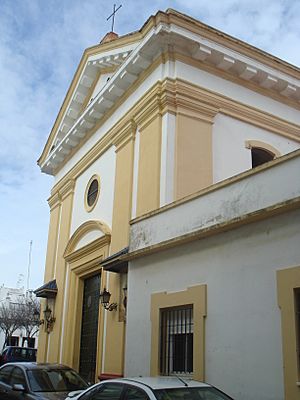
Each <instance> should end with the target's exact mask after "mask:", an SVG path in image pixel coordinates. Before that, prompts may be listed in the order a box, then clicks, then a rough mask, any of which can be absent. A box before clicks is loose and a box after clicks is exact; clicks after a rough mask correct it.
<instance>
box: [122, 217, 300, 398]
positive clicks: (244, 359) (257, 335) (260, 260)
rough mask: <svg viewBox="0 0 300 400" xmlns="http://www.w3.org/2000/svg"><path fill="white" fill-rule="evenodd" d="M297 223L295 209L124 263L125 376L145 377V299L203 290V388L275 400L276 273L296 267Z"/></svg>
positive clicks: (278, 369) (278, 379) (278, 357)
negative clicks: (204, 287) (126, 271)
mask: <svg viewBox="0 0 300 400" xmlns="http://www.w3.org/2000/svg"><path fill="white" fill-rule="evenodd" d="M299 221H300V212H299V210H298V211H294V212H291V213H289V214H286V215H281V216H277V217H273V218H271V219H268V220H265V221H261V222H259V223H252V224H249V225H248V226H244V227H242V228H239V229H236V230H234V231H230V232H225V233H223V234H219V235H217V236H215V237H211V238H207V239H203V240H198V241H195V242H193V243H189V244H185V245H182V246H180V247H177V248H175V249H172V250H168V251H164V252H161V253H157V254H155V255H151V256H147V257H143V258H141V259H136V260H133V261H131V262H130V264H129V274H128V307H127V310H128V314H127V333H126V353H125V354H126V355H125V374H126V376H136V375H149V373H150V352H151V321H150V304H151V303H150V301H151V293H156V292H163V291H168V292H172V291H180V290H186V288H187V287H189V286H193V285H198V284H206V285H207V318H206V321H205V371H206V372H205V374H206V381H207V382H209V383H211V384H213V385H216V386H218V387H219V388H220V389H222V390H224V391H225V392H227V393H228V394H230V395H232V396H233V398H235V399H236V400H257V399H259V400H270V399H272V400H282V399H283V397H284V396H283V365H282V352H281V318H280V310H279V307H278V305H277V291H276V270H277V269H282V268H285V267H290V266H295V265H298V264H299V257H300V248H299V243H300V231H299ZM283 249H284V251H283ZM133 354H134V357H133V356H132V355H133Z"/></svg>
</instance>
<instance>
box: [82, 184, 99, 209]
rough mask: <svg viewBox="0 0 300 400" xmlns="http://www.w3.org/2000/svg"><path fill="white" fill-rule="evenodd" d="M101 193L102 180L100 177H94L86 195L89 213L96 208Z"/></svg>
mask: <svg viewBox="0 0 300 400" xmlns="http://www.w3.org/2000/svg"><path fill="white" fill-rule="evenodd" d="M99 192H100V179H99V177H98V176H93V177H92V178H91V179H90V181H89V183H88V185H87V190H86V194H85V202H86V208H87V211H91V210H92V209H93V208H94V207H95V205H96V202H97V200H98V197H99Z"/></svg>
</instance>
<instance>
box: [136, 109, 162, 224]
mask: <svg viewBox="0 0 300 400" xmlns="http://www.w3.org/2000/svg"><path fill="white" fill-rule="evenodd" d="M161 130H162V118H161V114H160V112H159V108H157V109H156V110H155V113H154V114H153V115H152V116H151V117H150V118H149V119H148V120H147V121H146V122H143V123H142V124H139V133H140V149H139V163H138V191H137V210H136V211H137V217H138V216H140V215H142V214H145V213H147V212H149V211H152V210H155V209H157V208H159V198H160V162H161Z"/></svg>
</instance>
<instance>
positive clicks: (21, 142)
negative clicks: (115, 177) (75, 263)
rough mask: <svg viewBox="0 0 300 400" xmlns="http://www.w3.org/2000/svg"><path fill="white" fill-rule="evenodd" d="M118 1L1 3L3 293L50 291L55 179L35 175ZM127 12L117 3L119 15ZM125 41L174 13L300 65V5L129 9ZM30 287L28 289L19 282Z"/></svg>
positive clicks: (133, 5)
mask: <svg viewBox="0 0 300 400" xmlns="http://www.w3.org/2000/svg"><path fill="white" fill-rule="evenodd" d="M113 3H114V2H113V1H110V0H105V1H104V0H72V1H71V0H47V1H46V0H0V140H1V145H0V221H1V228H0V266H1V267H0V268H1V274H0V285H1V284H5V285H6V286H11V287H15V286H16V285H17V281H18V280H19V278H20V274H23V275H24V279H23V284H24V286H26V280H27V277H26V274H27V266H28V252H29V242H30V240H33V247H32V262H31V275H30V287H31V288H36V287H38V286H40V285H41V284H42V283H43V271H44V263H45V255H46V244H47V234H48V223H49V209H48V204H47V201H46V199H47V198H48V197H49V194H50V188H51V185H52V177H49V176H47V175H45V174H42V173H41V172H40V170H39V168H38V167H37V165H36V160H37V159H38V157H39V155H40V153H41V151H42V148H43V146H44V143H45V141H46V139H47V136H48V134H49V132H50V130H51V128H52V125H53V124H54V121H55V118H56V116H57V113H58V111H59V108H60V106H61V104H62V101H63V99H64V96H65V94H66V91H67V89H68V87H69V84H70V81H71V79H72V77H73V74H74V72H75V70H76V68H77V65H78V63H79V61H80V58H81V55H82V53H83V51H84V49H85V48H86V47H90V46H92V45H94V44H97V43H98V42H99V41H100V40H101V38H102V37H103V36H104V35H105V33H107V32H108V31H109V30H110V23H108V22H107V21H106V17H107V16H108V15H109V14H110V13H111V11H112V7H113ZM119 4H120V3H117V5H119ZM122 4H123V7H122V8H121V9H120V11H119V12H118V15H117V18H116V25H115V31H116V32H117V33H119V34H120V35H122V34H126V33H129V32H132V31H134V30H137V29H139V28H140V27H141V26H142V25H143V23H144V22H145V21H146V19H147V18H148V17H149V16H150V15H151V14H155V13H156V11H157V10H159V9H160V10H166V9H167V8H168V7H171V8H175V9H177V10H179V11H182V12H184V13H186V14H188V15H191V16H193V17H195V18H197V19H199V20H201V21H203V22H204V23H207V24H209V25H211V26H213V27H215V28H217V29H220V30H222V31H224V32H226V33H229V34H231V35H233V36H235V37H237V38H239V39H242V40H244V41H246V42H249V43H250V44H252V45H254V46H256V47H259V48H262V49H263V50H265V51H267V52H269V53H272V54H274V55H276V56H277V57H279V58H282V59H284V60H286V61H288V62H290V63H292V64H295V65H297V66H299V65H300V51H299V43H300V24H299V20H300V2H299V1H297V0H295V1H289V0H251V1H249V0H239V1H235V0H214V1H210V2H208V1H207V0H188V1H187V0H185V1H184V0H177V1H163V0H162V1H158V0H152V1H151V2H150V1H147V0H140V1H133V0H123V1H122ZM20 282H22V279H21V281H20Z"/></svg>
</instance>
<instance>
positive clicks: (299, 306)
mask: <svg viewBox="0 0 300 400" xmlns="http://www.w3.org/2000/svg"><path fill="white" fill-rule="evenodd" d="M294 293H295V313H296V316H295V317H296V318H295V320H296V338H297V339H296V340H297V341H296V346H297V362H298V376H299V379H300V288H299V289H295V290H294Z"/></svg>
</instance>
